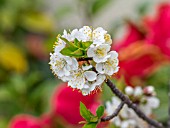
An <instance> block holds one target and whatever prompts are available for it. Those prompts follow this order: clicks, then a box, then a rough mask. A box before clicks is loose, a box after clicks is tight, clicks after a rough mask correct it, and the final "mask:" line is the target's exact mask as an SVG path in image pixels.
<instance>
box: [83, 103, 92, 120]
mask: <svg viewBox="0 0 170 128" xmlns="http://www.w3.org/2000/svg"><path fill="white" fill-rule="evenodd" d="M80 115H81V116H82V117H83V118H84V119H85V120H86V121H87V122H90V121H91V119H92V118H93V117H95V116H94V115H93V114H92V113H91V112H90V111H89V110H88V109H87V108H86V106H85V105H84V104H83V103H82V102H80Z"/></svg>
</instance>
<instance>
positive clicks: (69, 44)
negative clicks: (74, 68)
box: [60, 37, 77, 49]
mask: <svg viewBox="0 0 170 128" xmlns="http://www.w3.org/2000/svg"><path fill="white" fill-rule="evenodd" d="M60 39H62V40H63V41H64V42H65V43H66V44H67V45H68V47H71V48H72V49H73V48H74V49H77V47H76V45H75V44H74V43H72V42H70V41H68V40H67V39H66V38H63V37H60Z"/></svg>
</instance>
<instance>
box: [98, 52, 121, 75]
mask: <svg viewBox="0 0 170 128" xmlns="http://www.w3.org/2000/svg"><path fill="white" fill-rule="evenodd" d="M108 55H109V56H110V57H109V58H107V60H106V62H103V63H97V64H96V70H97V71H98V72H99V73H101V74H107V75H113V74H114V73H116V72H118V70H119V67H118V54H117V52H116V51H111V52H110V53H109V54H108Z"/></svg>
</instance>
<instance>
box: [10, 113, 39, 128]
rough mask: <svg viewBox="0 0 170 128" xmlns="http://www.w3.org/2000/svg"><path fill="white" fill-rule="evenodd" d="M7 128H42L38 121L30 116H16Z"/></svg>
mask: <svg viewBox="0 0 170 128" xmlns="http://www.w3.org/2000/svg"><path fill="white" fill-rule="evenodd" d="M9 128H42V127H41V123H40V120H39V119H38V118H36V117H34V116H31V115H24V114H23V115H17V116H15V117H14V118H13V119H12V120H11V122H10V125H9Z"/></svg>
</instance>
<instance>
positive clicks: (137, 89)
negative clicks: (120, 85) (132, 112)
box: [134, 87, 143, 96]
mask: <svg viewBox="0 0 170 128" xmlns="http://www.w3.org/2000/svg"><path fill="white" fill-rule="evenodd" d="M142 94H143V90H142V88H141V87H136V88H135V89H134V96H141V95H142Z"/></svg>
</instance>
